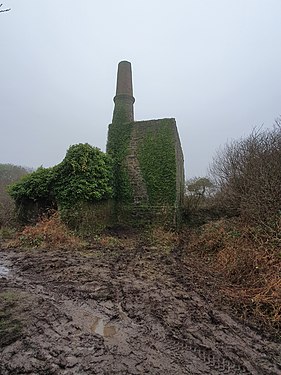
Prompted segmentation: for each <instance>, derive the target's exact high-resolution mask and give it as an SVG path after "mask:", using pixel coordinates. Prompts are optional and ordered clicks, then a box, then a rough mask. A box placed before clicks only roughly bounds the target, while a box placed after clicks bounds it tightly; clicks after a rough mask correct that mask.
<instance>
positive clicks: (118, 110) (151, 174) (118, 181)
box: [107, 61, 184, 225]
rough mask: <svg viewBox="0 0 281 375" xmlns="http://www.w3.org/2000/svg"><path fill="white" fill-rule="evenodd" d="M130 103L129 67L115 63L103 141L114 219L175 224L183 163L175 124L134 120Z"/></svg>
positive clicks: (131, 90)
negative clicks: (111, 173)
mask: <svg viewBox="0 0 281 375" xmlns="http://www.w3.org/2000/svg"><path fill="white" fill-rule="evenodd" d="M134 102H135V98H134V96H133V84H132V69H131V64H130V63H129V62H128V61H121V62H120V63H119V65H118V72H117V85H116V95H115V97H114V103H115V106H114V111H113V118H112V123H111V124H110V125H109V130H108V139H107V152H108V153H109V154H111V156H112V158H113V162H114V181H115V186H114V188H115V221H116V222H117V223H126V222H128V223H133V221H134V220H136V221H137V222H138V223H140V222H141V220H144V221H146V222H147V220H150V221H151V222H152V223H154V222H161V223H167V224H168V223H169V225H170V224H171V223H174V224H177V222H178V221H179V220H180V212H181V205H182V200H183V194H184V159H183V152H182V148H181V143H180V138H179V134H178V130H177V125H176V121H175V119H174V118H164V119H157V120H148V121H135V120H134Z"/></svg>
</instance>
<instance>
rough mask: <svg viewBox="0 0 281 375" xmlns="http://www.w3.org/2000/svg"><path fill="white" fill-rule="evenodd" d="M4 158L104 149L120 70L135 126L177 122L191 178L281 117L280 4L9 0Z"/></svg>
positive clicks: (2, 47) (38, 158)
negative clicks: (125, 75) (127, 81)
mask: <svg viewBox="0 0 281 375" xmlns="http://www.w3.org/2000/svg"><path fill="white" fill-rule="evenodd" d="M2 2H3V3H4V6H5V7H10V8H12V10H11V11H10V12H7V13H0V35H1V37H0V51H1V59H0V74H1V86H0V87H1V88H0V106H1V138H0V163H13V164H18V165H24V166H29V167H38V166H40V165H43V166H45V167H48V166H52V165H54V164H57V163H59V162H60V161H61V160H62V159H63V157H64V155H65V152H66V150H67V148H68V147H69V146H70V145H72V144H75V143H80V142H83V143H84V142H88V143H90V144H92V145H94V146H97V147H99V148H101V149H102V150H105V144H106V136H107V125H108V124H109V123H110V122H111V118H112V110H113V101H112V98H113V96H114V94H115V83H116V70H117V64H118V62H119V61H121V60H128V61H130V62H131V63H132V68H133V82H134V96H135V98H136V103H135V117H136V120H143V119H150V118H162V117H175V118H176V120H177V124H178V129H179V133H180V137H181V143H182V147H183V151H184V155H185V165H186V175H187V177H191V176H195V175H196V176H198V175H205V174H206V171H207V167H208V164H209V163H210V161H211V159H212V156H213V155H214V154H215V151H216V150H217V149H218V147H219V146H220V145H223V144H224V143H225V142H226V141H227V140H230V139H232V138H239V137H241V136H244V135H246V134H248V133H249V132H250V130H251V129H252V128H253V127H254V126H259V125H261V124H264V125H265V127H270V126H271V125H272V124H273V122H274V119H275V118H277V117H278V116H280V114H281V22H280V15H281V0H173V1H166V0H118V1H116V0H103V1H94V0H80V1H77V0H76V1H74V0H56V1H55V0H48V1H43V0H25V1H23V0H18V1H16V0H13V1H12V0H5V1H4V0H3V1H2Z"/></svg>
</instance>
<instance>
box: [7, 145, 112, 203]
mask: <svg viewBox="0 0 281 375" xmlns="http://www.w3.org/2000/svg"><path fill="white" fill-rule="evenodd" d="M112 191H113V189H112V162H111V158H110V157H109V156H108V155H106V154H105V153H103V152H102V151H101V150H99V149H98V148H96V147H92V146H90V145H89V144H81V143H80V144H77V145H73V146H71V147H70V148H69V149H68V151H67V153H66V156H65V158H64V160H63V161H62V162H61V163H60V164H58V165H56V166H55V167H53V168H47V169H46V168H42V167H41V168H39V169H38V170H37V171H36V172H33V173H31V174H30V175H28V176H26V177H24V178H23V179H22V180H21V181H20V182H18V183H16V184H14V185H12V186H11V187H10V194H11V196H12V197H13V198H14V199H15V201H16V203H17V204H20V203H23V202H24V201H34V202H44V200H45V201H50V199H51V198H52V199H51V200H52V201H54V202H55V203H56V204H57V205H58V206H60V207H61V208H67V207H71V206H73V205H74V204H76V203H78V202H95V201H100V200H103V199H108V198H111V197H112Z"/></svg>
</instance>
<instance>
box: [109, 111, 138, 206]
mask: <svg viewBox="0 0 281 375" xmlns="http://www.w3.org/2000/svg"><path fill="white" fill-rule="evenodd" d="M126 119H127V112H126V108H124V107H122V105H119V106H118V108H117V107H115V110H114V115H113V121H112V124H110V125H109V129H108V138H107V146H106V151H107V153H108V154H109V155H110V156H111V158H112V160H113V196H114V199H115V200H116V201H117V202H131V201H132V198H133V197H132V189H131V183H130V179H129V175H128V170H127V166H126V162H125V160H126V156H127V155H128V152H129V143H130V137H131V131H132V123H128V122H126Z"/></svg>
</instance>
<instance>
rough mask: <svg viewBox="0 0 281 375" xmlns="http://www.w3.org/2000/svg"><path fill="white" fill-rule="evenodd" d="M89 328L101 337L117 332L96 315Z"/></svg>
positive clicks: (110, 335) (111, 335)
mask: <svg viewBox="0 0 281 375" xmlns="http://www.w3.org/2000/svg"><path fill="white" fill-rule="evenodd" d="M91 328H92V331H93V332H95V333H97V334H98V335H101V336H103V337H113V336H114V335H115V334H116V332H117V331H116V328H115V327H114V326H113V325H110V324H107V323H105V322H104V320H103V319H101V318H98V317H95V319H94V323H93V324H92V327H91Z"/></svg>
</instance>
